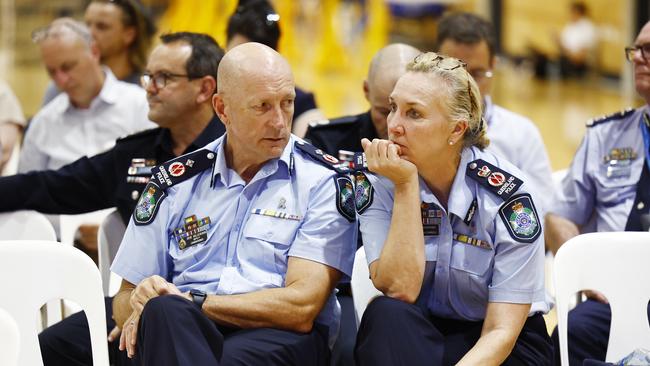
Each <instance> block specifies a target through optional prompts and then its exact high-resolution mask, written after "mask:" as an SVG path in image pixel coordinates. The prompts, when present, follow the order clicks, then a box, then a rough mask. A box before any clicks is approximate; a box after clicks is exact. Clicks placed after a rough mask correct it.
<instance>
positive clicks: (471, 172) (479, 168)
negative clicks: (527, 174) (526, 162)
mask: <svg viewBox="0 0 650 366" xmlns="http://www.w3.org/2000/svg"><path fill="white" fill-rule="evenodd" d="M466 174H467V176H468V177H470V178H472V179H474V180H475V181H477V182H478V183H479V184H480V185H482V186H483V187H485V188H487V189H488V190H489V191H490V192H492V193H494V194H496V195H497V196H499V197H501V198H503V199H504V200H507V199H509V198H510V197H511V196H512V195H513V194H515V192H517V190H518V189H519V187H521V185H522V183H523V181H522V180H521V179H519V178H517V177H515V176H514V175H512V174H510V173H508V172H506V171H505V170H503V169H499V168H498V167H496V166H494V165H492V164H490V163H488V162H487V161H485V160H483V159H476V160H474V161H472V162H470V163H469V164H467V170H466Z"/></svg>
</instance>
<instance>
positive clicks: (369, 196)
mask: <svg viewBox="0 0 650 366" xmlns="http://www.w3.org/2000/svg"><path fill="white" fill-rule="evenodd" d="M407 70H408V71H407V73H406V74H405V75H404V76H402V77H401V78H400V79H399V81H398V82H397V84H396V86H395V89H394V90H393V92H392V94H391V97H390V105H391V112H390V114H389V116H388V132H389V140H379V139H375V140H373V141H372V142H371V141H368V140H363V146H364V151H365V153H366V156H367V159H368V167H369V170H370V171H371V172H372V173H373V174H368V175H367V176H364V175H361V173H357V177H355V178H356V181H357V189H356V197H355V200H356V206H357V210H358V212H359V214H360V216H359V220H360V223H361V232H362V235H363V242H364V247H365V250H366V256H367V259H368V263H369V266H370V274H371V279H372V281H373V283H374V285H375V286H376V287H377V288H378V289H379V290H381V291H382V292H383V293H384V294H385V295H386V296H383V297H378V298H376V299H375V300H374V301H372V302H371V303H370V304H369V305H368V308H367V309H366V312H365V313H364V316H363V319H362V321H361V325H360V329H359V336H358V338H357V346H356V350H355V357H356V358H357V361H358V362H359V364H361V365H451V364H457V363H458V364H463V365H470V364H471V365H498V364H507V365H519V364H522V365H524V364H525V365H546V364H549V363H550V360H551V356H552V348H551V344H550V339H549V337H548V334H547V332H546V326H545V324H544V320H543V318H542V315H541V313H542V312H544V311H547V310H548V306H547V304H546V303H545V302H544V268H543V261H544V253H543V251H544V245H543V239H542V238H543V235H541V232H542V226H541V225H542V222H541V219H540V217H538V215H537V212H536V208H535V203H534V198H535V192H534V191H533V189H532V188H530V186H529V184H528V183H525V182H523V181H522V180H521V179H519V178H518V177H520V176H521V172H520V171H519V170H518V169H517V168H516V167H514V166H513V165H512V164H510V163H508V162H507V161H505V160H503V159H501V158H497V157H496V156H494V155H492V154H491V153H488V152H484V151H483V149H484V148H485V147H486V146H487V145H488V143H489V141H488V140H487V138H486V137H485V123H484V122H483V121H482V119H481V97H480V93H479V91H478V88H477V86H476V84H475V82H474V80H473V79H472V78H471V77H470V76H469V74H468V73H467V71H466V69H465V64H463V63H462V62H461V61H459V60H457V59H454V58H449V57H445V56H441V55H438V54H435V53H432V52H430V53H426V54H423V55H420V56H418V57H417V58H416V59H415V60H414V61H413V62H412V63H411V64H409V66H408V68H407Z"/></svg>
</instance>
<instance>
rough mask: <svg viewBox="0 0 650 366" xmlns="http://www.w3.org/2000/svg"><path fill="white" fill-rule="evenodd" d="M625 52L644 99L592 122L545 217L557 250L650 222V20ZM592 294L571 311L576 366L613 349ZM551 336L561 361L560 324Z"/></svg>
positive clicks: (604, 312) (605, 316) (602, 310)
mask: <svg viewBox="0 0 650 366" xmlns="http://www.w3.org/2000/svg"><path fill="white" fill-rule="evenodd" d="M626 57H627V59H628V61H630V62H631V63H632V64H633V66H634V81H635V86H636V90H637V92H638V93H639V95H640V96H641V97H643V99H645V101H646V104H645V105H644V106H642V107H639V108H636V109H628V110H625V111H622V112H617V113H614V114H612V115H609V116H605V117H602V118H597V119H594V120H592V121H590V122H588V123H587V132H586V134H585V137H584V139H583V140H582V144H581V145H580V147H579V148H578V151H577V152H576V155H575V157H574V158H573V162H572V163H571V167H570V168H569V172H568V173H567V176H566V177H565V178H564V179H563V180H562V189H561V190H559V191H557V192H556V194H555V197H554V204H553V206H552V208H551V211H550V212H549V213H548V214H547V215H546V228H547V231H546V243H547V246H549V247H551V248H552V249H553V250H554V251H557V249H558V248H559V247H560V246H561V245H562V244H563V243H564V242H566V241H567V240H569V239H570V238H572V237H574V236H576V235H578V234H580V233H581V232H590V231H647V230H648V229H649V227H650V118H649V117H648V115H649V114H650V22H648V23H646V24H645V26H644V27H643V28H642V29H641V32H640V33H639V35H638V36H637V38H636V40H635V42H634V46H632V47H629V48H627V49H626ZM604 265H606V264H604ZM587 297H588V300H587V301H585V302H583V303H581V304H579V305H578V306H576V307H575V308H574V309H573V310H571V311H570V312H569V328H568V341H569V362H570V364H571V365H582V362H583V360H585V359H589V360H599V361H603V360H605V355H606V352H607V340H608V338H609V322H610V319H611V313H610V309H609V306H608V305H607V304H606V301H607V300H606V299H605V298H604V297H603V295H602V294H600V293H597V292H594V291H588V292H587ZM649 310H650V309H649ZM649 315H650V312H649ZM639 321H646V319H639ZM553 340H554V342H555V344H556V362H557V364H558V365H559V362H560V361H559V353H560V350H559V345H558V343H557V342H558V338H557V329H556V331H555V332H554V334H553Z"/></svg>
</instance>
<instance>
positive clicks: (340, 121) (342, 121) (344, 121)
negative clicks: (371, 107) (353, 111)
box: [309, 116, 358, 129]
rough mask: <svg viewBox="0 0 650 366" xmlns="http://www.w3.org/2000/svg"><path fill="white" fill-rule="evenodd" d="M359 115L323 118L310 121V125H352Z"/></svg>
mask: <svg viewBox="0 0 650 366" xmlns="http://www.w3.org/2000/svg"><path fill="white" fill-rule="evenodd" d="M357 120H358V116H347V117H341V118H334V119H322V120H318V121H313V122H309V127H311V128H316V129H320V128H327V127H338V126H344V125H350V124H354V123H356V122H357Z"/></svg>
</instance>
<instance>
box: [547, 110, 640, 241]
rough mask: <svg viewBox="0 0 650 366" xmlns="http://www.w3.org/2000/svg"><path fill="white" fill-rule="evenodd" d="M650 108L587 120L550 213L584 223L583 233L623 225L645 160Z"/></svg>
mask: <svg viewBox="0 0 650 366" xmlns="http://www.w3.org/2000/svg"><path fill="white" fill-rule="evenodd" d="M649 110H650V108H648V106H643V107H641V108H638V109H636V110H630V111H627V112H622V113H620V114H617V115H612V116H608V117H604V118H600V119H594V120H592V121H590V122H589V123H587V131H586V133H585V136H584V138H583V139H582V143H581V144H580V147H579V148H578V151H577V152H576V154H575V156H574V158H573V161H572V162H571V166H570V167H569V171H568V173H567V175H566V177H565V178H564V179H563V180H562V189H561V190H558V191H556V193H555V196H554V204H553V207H552V208H551V212H552V213H554V214H557V215H560V216H562V217H564V218H566V219H568V220H571V221H572V222H574V223H575V224H576V225H578V226H583V227H582V229H581V230H582V231H583V232H590V231H623V230H625V224H626V222H627V218H628V216H629V215H630V211H631V209H632V205H633V204H634V199H635V197H636V185H637V183H638V181H639V179H640V177H641V171H642V170H643V164H644V160H645V152H644V151H645V149H644V144H643V134H642V131H641V123H643V121H642V118H643V113H649ZM585 225H586V227H585Z"/></svg>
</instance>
